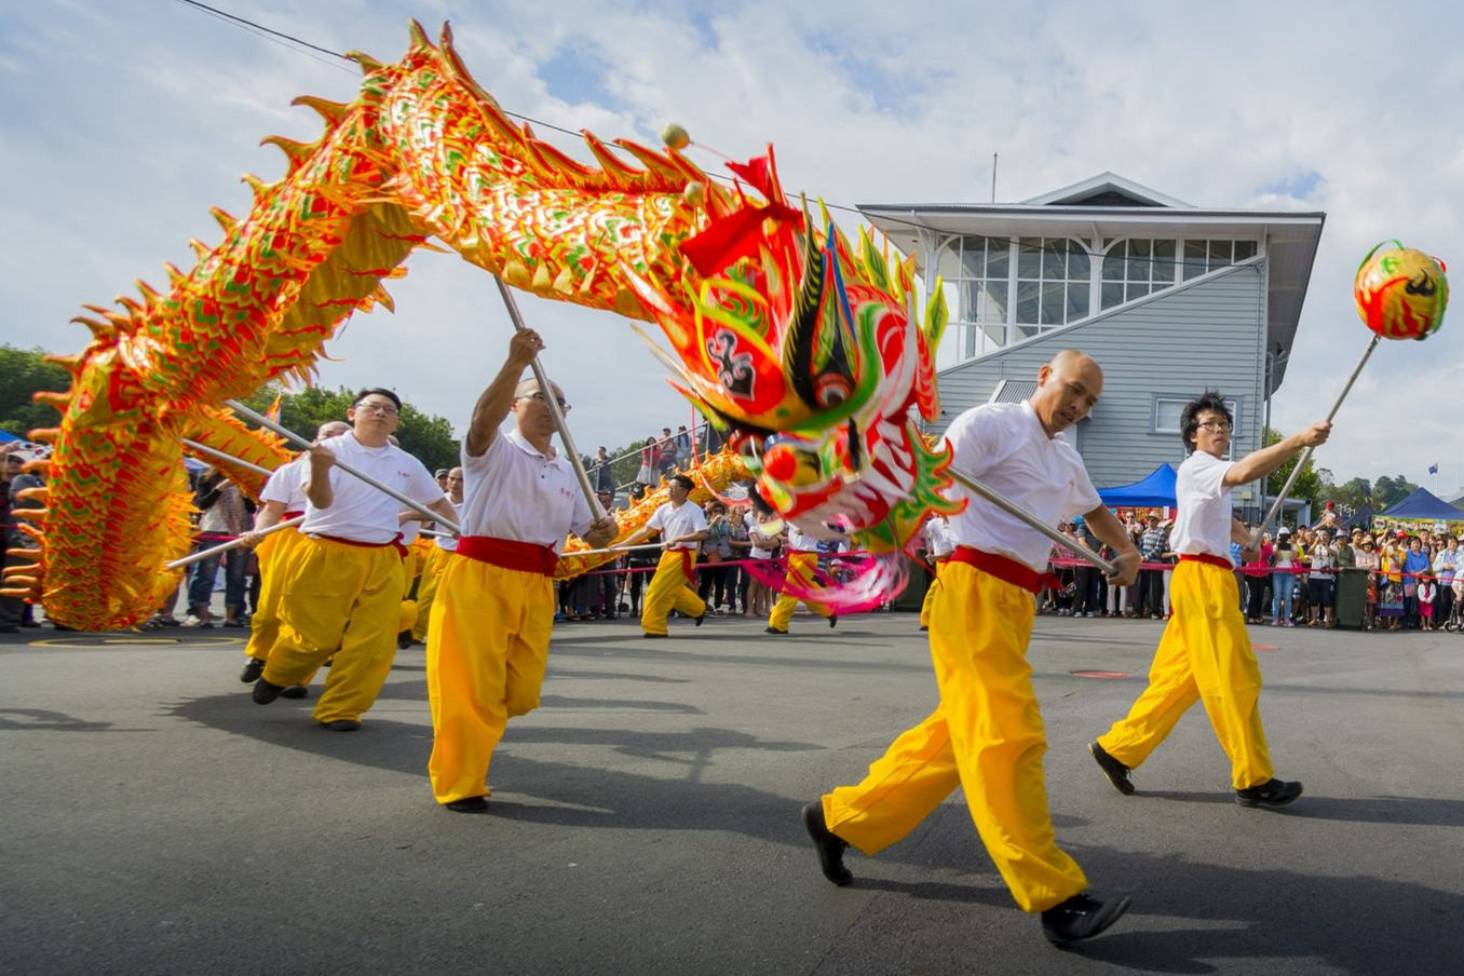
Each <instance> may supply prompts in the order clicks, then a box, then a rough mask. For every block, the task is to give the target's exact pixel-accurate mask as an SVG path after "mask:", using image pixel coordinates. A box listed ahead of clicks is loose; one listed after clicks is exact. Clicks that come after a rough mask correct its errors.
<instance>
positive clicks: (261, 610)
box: [239, 420, 351, 698]
mask: <svg viewBox="0 0 1464 976" xmlns="http://www.w3.org/2000/svg"><path fill="white" fill-rule="evenodd" d="M350 429H351V425H350V424H347V423H345V422H343V421H340V420H331V421H328V422H327V423H324V424H321V425H320V428H319V429H318V430H317V431H316V432H315V439H316V440H318V441H323V440H328V439H329V438H332V437H339V436H340V435H341V434H344V433H345V432H346V431H348V430H350ZM309 471H310V456H309V455H308V454H301V455H300V456H299V457H297V458H295V460H293V461H291V462H289V463H288V464H284V465H281V466H280V467H278V468H276V469H275V470H274V473H273V474H271V475H270V476H269V479H268V480H267V481H265V483H264V488H263V489H262V490H261V491H260V493H259V500H260V501H261V502H263V503H264V507H263V508H261V509H260V510H259V515H258V516H257V517H256V518H255V520H254V528H253V529H252V530H251V531H249V532H246V533H245V534H244V538H245V540H246V542H245V544H246V545H248V546H249V547H250V548H252V549H253V550H254V553H255V557H256V558H257V559H258V560H259V599H258V600H256V601H255V606H254V613H253V615H252V616H251V617H250V618H249V628H250V630H249V643H248V644H247V645H245V647H244V658H245V662H244V673H243V674H241V675H240V676H239V680H240V681H242V682H244V683H245V684H253V683H254V682H256V681H258V680H259V676H260V675H261V674H263V673H264V666H265V664H266V663H267V662H268V661H269V652H270V649H271V648H273V647H274V644H275V640H276V639H277V638H278V637H279V633H280V599H281V597H282V594H281V592H280V567H281V566H283V565H284V564H285V563H286V562H287V561H288V560H289V557H290V553H291V552H293V551H294V550H295V547H296V546H297V545H299V543H300V540H301V538H302V536H301V535H300V530H299V529H298V528H294V529H281V530H280V531H278V532H272V533H270V534H269V535H267V536H264V537H263V538H261V537H260V533H262V532H264V530H266V529H268V528H269V527H270V526H272V525H275V524H276V523H279V522H286V521H289V520H290V519H292V518H296V517H298V516H301V515H304V514H305V503H306V498H305V482H306V480H307V479H308V478H309ZM308 684H309V679H308V678H307V679H305V681H302V682H301V683H300V684H298V685H291V686H290V687H289V688H286V689H285V690H284V691H283V692H282V693H281V694H282V695H283V697H285V698H304V697H305V696H306V694H307V693H308V692H307V691H306V686H307V685H308Z"/></svg>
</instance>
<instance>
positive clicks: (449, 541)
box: [435, 496, 463, 552]
mask: <svg viewBox="0 0 1464 976" xmlns="http://www.w3.org/2000/svg"><path fill="white" fill-rule="evenodd" d="M447 503H448V504H449V505H451V506H452V510H453V512H455V513H456V515H457V517H456V518H454V519H453V521H454V522H456V523H458V525H459V526H461V525H462V519H463V506H462V504H460V503H458V502H455V501H453V500H452V497H451V496H448V499H447ZM437 531H438V532H450V531H452V530H451V529H449V528H448V527H447V526H445V525H443V524H442V523H441V522H438V523H437ZM435 541H436V543H437V548H439V549H445V550H447V551H448V552H455V551H456V550H457V542H458V541H457V536H454V535H440V536H438V537H437V539H436V540H435Z"/></svg>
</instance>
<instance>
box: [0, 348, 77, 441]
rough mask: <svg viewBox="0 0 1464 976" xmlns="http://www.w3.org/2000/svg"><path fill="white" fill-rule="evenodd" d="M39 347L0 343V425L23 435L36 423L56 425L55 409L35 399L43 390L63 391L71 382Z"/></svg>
mask: <svg viewBox="0 0 1464 976" xmlns="http://www.w3.org/2000/svg"><path fill="white" fill-rule="evenodd" d="M45 355H46V354H45V353H44V352H42V351H41V350H40V349H17V348H15V347H14V346H11V345H0V428H3V429H4V430H8V431H9V432H10V433H12V434H16V435H19V436H20V437H24V436H26V433H27V432H28V431H31V430H34V429H35V428H37V427H55V426H56V422H57V414H56V411H55V410H53V409H51V408H50V407H48V406H46V405H45V404H43V403H36V402H35V401H34V400H32V399H31V395H32V394H34V393H36V392H38V391H40V390H54V391H64V390H66V389H67V388H68V387H69V386H70V385H71V377H70V376H68V375H67V373H66V370H64V369H62V368H61V367H60V366H57V365H56V364H55V363H48V362H46V361H45V359H44V358H42V357H44V356H45Z"/></svg>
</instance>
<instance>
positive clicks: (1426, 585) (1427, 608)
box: [1418, 572, 1439, 630]
mask: <svg viewBox="0 0 1464 976" xmlns="http://www.w3.org/2000/svg"><path fill="white" fill-rule="evenodd" d="M1438 596H1439V588H1438V584H1436V583H1435V582H1434V577H1433V573H1431V572H1425V573H1424V574H1423V576H1422V577H1420V578H1419V580H1418V628H1419V630H1434V629H1436V628H1435V627H1434V622H1433V618H1434V601H1435V600H1437V599H1438Z"/></svg>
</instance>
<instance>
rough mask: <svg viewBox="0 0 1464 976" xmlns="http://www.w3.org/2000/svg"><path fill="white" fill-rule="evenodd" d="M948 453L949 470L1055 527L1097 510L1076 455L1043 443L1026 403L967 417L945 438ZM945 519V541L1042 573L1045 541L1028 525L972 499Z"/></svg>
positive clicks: (988, 407)
mask: <svg viewBox="0 0 1464 976" xmlns="http://www.w3.org/2000/svg"><path fill="white" fill-rule="evenodd" d="M946 437H947V438H949V439H950V442H951V448H952V450H953V451H954V453H955V460H954V463H953V467H956V468H959V469H960V470H961V471H964V472H965V473H967V474H969V475H971V476H972V477H973V478H977V479H979V480H980V481H982V482H983V483H985V484H986V485H987V486H988V487H990V488H992V489H993V490H995V491H997V492H999V493H1000V494H1002V495H1003V496H1005V497H1006V498H1009V499H1011V500H1012V501H1014V502H1016V503H1017V504H1018V505H1021V506H1022V507H1023V508H1025V509H1027V511H1029V512H1031V513H1032V514H1033V515H1036V516H1037V518H1039V519H1041V520H1042V521H1043V522H1044V523H1046V524H1047V525H1051V526H1054V527H1055V526H1056V525H1057V524H1058V523H1059V522H1061V521H1064V520H1065V519H1069V518H1071V517H1072V516H1074V515H1080V514H1082V513H1085V512H1091V511H1093V509H1095V508H1098V507H1099V506H1100V505H1102V504H1103V500H1102V499H1100V498H1099V497H1098V492H1097V491H1095V490H1094V488H1093V482H1092V481H1090V480H1088V471H1087V469H1086V468H1084V467H1083V459H1082V458H1081V457H1079V455H1078V452H1077V450H1076V449H1075V448H1074V447H1073V446H1072V445H1071V444H1069V443H1068V442H1067V438H1065V437H1063V436H1062V435H1061V434H1058V435H1057V436H1056V437H1048V436H1047V432H1046V431H1044V430H1043V429H1042V422H1041V421H1040V420H1038V419H1037V413H1036V411H1034V410H1033V409H1032V404H1031V403H1028V402H1026V401H1023V402H1022V403H988V404H985V405H983V406H979V407H976V408H974V409H971V410H967V411H966V412H965V413H963V414H961V415H960V416H959V417H957V418H956V420H955V422H954V423H952V424H951V426H950V428H949V429H948V430H947V431H946ZM954 490H955V492H956V493H958V497H959V496H961V495H969V497H970V504H969V505H967V506H966V510H965V511H964V512H962V513H961V514H960V515H953V516H951V518H950V535H951V540H952V541H953V542H954V543H955V544H956V545H958V546H970V547H971V548H973V549H980V550H982V551H983V552H991V553H996V554H998V555H1002V556H1007V557H1010V558H1012V559H1015V560H1017V561H1018V562H1021V563H1023V564H1025V565H1026V566H1028V567H1030V568H1031V569H1034V570H1036V571H1038V572H1042V571H1044V570H1046V569H1047V558H1048V556H1049V555H1050V553H1051V551H1052V542H1051V540H1049V539H1048V538H1047V536H1045V535H1042V534H1041V533H1039V532H1037V531H1035V530H1034V529H1032V528H1031V527H1030V526H1028V525H1027V523H1025V522H1023V521H1021V520H1019V519H1017V518H1015V517H1013V516H1011V515H1008V514H1007V513H1006V512H1004V511H1002V510H1001V509H999V508H997V507H996V506H995V505H993V504H991V503H990V502H988V501H986V500H985V499H984V498H980V497H978V496H976V495H971V494H969V493H968V492H966V491H965V490H964V489H962V488H961V487H960V486H959V485H958V486H956V488H955V489H954Z"/></svg>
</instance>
